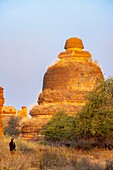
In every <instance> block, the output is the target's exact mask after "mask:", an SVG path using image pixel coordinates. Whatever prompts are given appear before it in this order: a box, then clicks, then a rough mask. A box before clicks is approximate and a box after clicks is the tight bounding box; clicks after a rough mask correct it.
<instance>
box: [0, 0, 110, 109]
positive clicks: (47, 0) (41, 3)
mask: <svg viewBox="0 0 113 170" xmlns="http://www.w3.org/2000/svg"><path fill="white" fill-rule="evenodd" d="M73 36H75V37H78V38H80V39H82V41H83V43H84V47H85V48H84V50H88V51H89V52H90V53H91V54H92V58H93V59H94V60H98V61H99V64H100V66H101V68H102V71H103V74H105V77H109V76H113V0H0V86H2V87H4V97H5V105H13V106H14V107H16V109H20V108H21V106H22V105H25V106H27V107H28V109H29V108H30V107H31V106H32V104H36V102H37V98H38V95H39V93H40V92H41V89H42V82H43V76H44V73H45V72H46V70H47V67H48V66H50V65H51V64H53V63H54V62H55V61H56V60H57V56H58V54H59V53H60V52H61V51H64V44H65V41H66V39H68V38H70V37H73Z"/></svg>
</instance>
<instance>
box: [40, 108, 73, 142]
mask: <svg viewBox="0 0 113 170" xmlns="http://www.w3.org/2000/svg"><path fill="white" fill-rule="evenodd" d="M72 124H73V117H72V116H69V115H67V114H66V113H65V112H64V111H61V112H58V113H56V114H55V115H54V116H53V118H52V119H51V120H50V121H49V122H48V124H47V125H46V126H45V127H44V128H43V129H42V134H43V135H45V138H46V139H50V140H57V141H64V140H67V139H70V138H71V137H72Z"/></svg>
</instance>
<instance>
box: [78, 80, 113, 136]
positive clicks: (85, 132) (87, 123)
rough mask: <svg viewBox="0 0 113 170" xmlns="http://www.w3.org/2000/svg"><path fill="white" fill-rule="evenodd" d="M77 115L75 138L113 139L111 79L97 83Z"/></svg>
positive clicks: (112, 87)
mask: <svg viewBox="0 0 113 170" xmlns="http://www.w3.org/2000/svg"><path fill="white" fill-rule="evenodd" d="M87 100H88V102H87V103H86V105H85V106H84V107H83V108H82V110H81V111H79V113H78V121H77V122H78V123H77V126H76V128H75V136H77V134H79V135H78V136H79V137H82V138H85V137H97V138H101V137H103V138H111V137H113V78H108V79H107V80H105V81H101V82H98V83H97V85H96V86H95V88H94V90H93V91H92V92H90V93H89V95H88V96H87Z"/></svg>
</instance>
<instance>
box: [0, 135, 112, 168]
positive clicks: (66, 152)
mask: <svg viewBox="0 0 113 170" xmlns="http://www.w3.org/2000/svg"><path fill="white" fill-rule="evenodd" d="M9 141H10V139H9V138H4V139H2V140H1V141H0V170H110V168H111V166H112V164H113V161H112V159H111V161H110V160H109V159H108V161H107V164H106V167H105V166H102V165H101V164H100V163H99V162H95V160H94V159H96V157H97V156H98V157H99V156H101V154H100V153H98V155H97V154H96V152H95V151H88V152H86V151H85V152H83V151H77V150H75V149H72V148H66V147H58V148H57V147H53V146H44V145H41V144H38V143H33V142H27V141H23V140H18V139H15V143H16V145H17V150H16V153H15V154H14V155H11V154H10V152H9V146H8V144H9ZM105 152H107V154H109V152H110V151H103V153H104V154H105ZM111 152H112V151H111ZM92 153H93V157H91V156H92V155H91V154H92ZM111 154H112V153H111ZM105 156H106V155H105ZM108 156H109V155H108ZM90 158H92V160H91V159H90ZM99 159H100V158H99ZM107 168H108V169H107Z"/></svg>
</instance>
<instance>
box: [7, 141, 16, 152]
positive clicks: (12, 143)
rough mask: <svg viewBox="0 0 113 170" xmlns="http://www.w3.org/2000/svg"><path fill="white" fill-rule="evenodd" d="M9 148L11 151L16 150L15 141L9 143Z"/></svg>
mask: <svg viewBox="0 0 113 170" xmlns="http://www.w3.org/2000/svg"><path fill="white" fill-rule="evenodd" d="M9 148H10V151H13V150H15V149H16V145H15V143H14V142H13V141H11V142H10V143H9Z"/></svg>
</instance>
